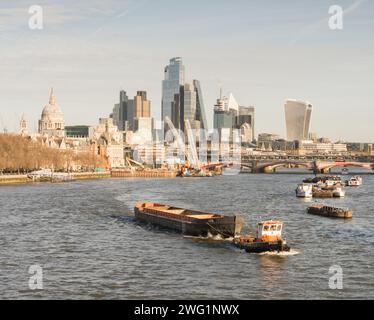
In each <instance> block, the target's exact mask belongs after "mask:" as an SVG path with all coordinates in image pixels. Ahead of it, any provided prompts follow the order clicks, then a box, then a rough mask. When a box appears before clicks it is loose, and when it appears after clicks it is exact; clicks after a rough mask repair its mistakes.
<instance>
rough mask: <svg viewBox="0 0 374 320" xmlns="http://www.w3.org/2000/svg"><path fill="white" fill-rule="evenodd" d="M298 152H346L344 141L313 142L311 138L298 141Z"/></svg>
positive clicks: (338, 153) (340, 153)
mask: <svg viewBox="0 0 374 320" xmlns="http://www.w3.org/2000/svg"><path fill="white" fill-rule="evenodd" d="M299 153H301V154H335V155H342V154H345V153H347V145H346V144H345V143H321V142H317V143H315V142H313V141H311V140H306V141H300V143H299Z"/></svg>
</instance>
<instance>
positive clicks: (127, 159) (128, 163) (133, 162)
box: [125, 157, 144, 169]
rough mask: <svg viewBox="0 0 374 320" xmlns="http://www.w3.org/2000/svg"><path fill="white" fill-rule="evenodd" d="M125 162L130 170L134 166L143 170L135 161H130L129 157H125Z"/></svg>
mask: <svg viewBox="0 0 374 320" xmlns="http://www.w3.org/2000/svg"><path fill="white" fill-rule="evenodd" d="M125 159H126V162H127V165H128V166H129V167H130V168H133V167H134V166H139V167H141V168H142V169H144V166H143V165H142V164H141V163H140V162H138V161H135V160H134V159H131V158H129V157H126V158H125Z"/></svg>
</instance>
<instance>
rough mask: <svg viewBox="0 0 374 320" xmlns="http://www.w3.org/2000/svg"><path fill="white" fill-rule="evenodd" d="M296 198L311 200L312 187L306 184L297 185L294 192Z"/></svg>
mask: <svg viewBox="0 0 374 320" xmlns="http://www.w3.org/2000/svg"><path fill="white" fill-rule="evenodd" d="M295 192H296V197H298V198H312V197H313V185H311V184H308V183H302V184H299V185H298V186H297V188H296V190H295Z"/></svg>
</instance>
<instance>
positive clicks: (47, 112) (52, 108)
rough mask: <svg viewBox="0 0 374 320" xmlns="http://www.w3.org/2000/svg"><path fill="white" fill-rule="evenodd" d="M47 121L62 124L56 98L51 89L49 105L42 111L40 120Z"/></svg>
mask: <svg viewBox="0 0 374 320" xmlns="http://www.w3.org/2000/svg"><path fill="white" fill-rule="evenodd" d="M47 118H48V119H49V120H51V121H52V122H56V121H57V122H64V116H63V114H62V112H61V110H60V108H59V107H58V105H57V104H56V98H55V96H54V94H53V88H52V89H51V93H50V95H49V103H48V104H47V105H46V106H45V107H44V109H43V111H42V119H47Z"/></svg>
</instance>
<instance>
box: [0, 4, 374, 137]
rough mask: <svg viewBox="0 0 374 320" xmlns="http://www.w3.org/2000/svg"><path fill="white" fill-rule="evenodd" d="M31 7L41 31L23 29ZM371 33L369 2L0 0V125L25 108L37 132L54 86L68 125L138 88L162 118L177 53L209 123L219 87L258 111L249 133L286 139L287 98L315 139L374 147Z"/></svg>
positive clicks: (91, 120)
mask: <svg viewBox="0 0 374 320" xmlns="http://www.w3.org/2000/svg"><path fill="white" fill-rule="evenodd" d="M35 4H37V5H40V6H41V7H42V8H43V29H41V30H32V29H30V28H29V19H30V17H31V16H32V14H30V13H29V8H30V6H32V5H35ZM331 5H339V6H341V7H342V8H343V10H344V14H343V29H342V30H331V29H330V28H329V25H328V20H329V18H330V16H331V14H329V7H330V6H331ZM373 34H374V1H373V0H333V1H329V0H315V1H312V0H308V1H307V0H283V1H277V0H253V1H251V0H214V1H212V0H189V1H179V0H174V1H171V0H157V1H154V0H136V1H131V0H119V1H116V0H105V1H104V0H80V1H75V0H74V1H73V0H61V1H52V0H51V1H45V0H32V1H25V0H17V1H4V0H0V130H1V131H2V130H3V129H4V127H5V128H6V129H7V130H8V131H18V127H19V118H20V117H21V115H22V113H24V114H25V116H26V118H27V119H28V121H29V129H30V131H33V130H35V129H36V128H37V121H38V119H39V118H40V114H41V112H42V109H43V107H44V105H46V104H47V102H48V96H49V90H50V88H51V87H54V92H55V95H56V100H57V103H58V105H59V106H60V108H61V110H62V112H63V113H64V116H65V122H66V125H80V124H87V125H94V124H96V123H97V122H98V118H99V117H107V116H108V115H109V114H110V113H111V111H112V108H113V105H114V104H115V103H116V102H118V99H119V91H120V90H121V89H123V90H126V91H127V93H128V95H129V96H134V95H135V94H136V91H138V90H146V91H147V92H148V97H149V99H150V100H151V103H152V114H153V116H154V117H155V118H156V119H160V113H161V81H162V79H163V69H164V67H165V66H166V65H167V64H168V62H169V59H170V58H172V57H175V56H179V57H182V58H183V62H184V65H185V67H186V81H187V82H192V80H193V79H198V80H200V82H201V86H202V90H203V98H204V103H205V108H206V110H207V118H208V122H209V124H210V127H212V121H213V105H214V104H215V102H216V99H217V97H218V95H219V88H220V86H222V87H223V91H224V93H225V94H229V93H230V92H232V93H233V95H234V96H235V98H236V100H237V101H238V103H239V104H240V105H253V106H255V108H256V118H255V131H256V135H257V134H259V133H264V132H266V133H275V134H279V135H280V136H282V137H285V120H284V107H283V105H284V100H285V99H287V98H294V99H301V100H306V101H309V102H311V103H312V104H313V112H312V120H311V128H310V131H311V132H316V133H317V134H318V136H320V137H330V138H331V139H332V140H334V141H337V140H342V141H355V142H374V126H373V119H374V37H373Z"/></svg>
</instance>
